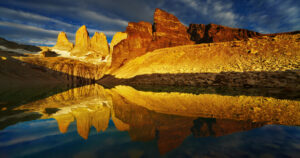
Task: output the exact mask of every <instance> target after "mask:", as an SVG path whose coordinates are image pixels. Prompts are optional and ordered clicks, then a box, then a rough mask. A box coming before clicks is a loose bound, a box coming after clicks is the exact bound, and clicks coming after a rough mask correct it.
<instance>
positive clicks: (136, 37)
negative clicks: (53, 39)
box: [111, 22, 152, 69]
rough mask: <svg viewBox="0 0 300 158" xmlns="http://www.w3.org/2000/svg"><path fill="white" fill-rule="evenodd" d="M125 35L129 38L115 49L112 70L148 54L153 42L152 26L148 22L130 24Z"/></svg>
mask: <svg viewBox="0 0 300 158" xmlns="http://www.w3.org/2000/svg"><path fill="white" fill-rule="evenodd" d="M125 33H126V34H127V38H126V39H124V40H122V41H121V42H119V43H118V44H117V45H115V46H114V47H113V52H112V64H111V67H112V69H116V68H118V67H120V66H121V65H123V64H124V63H126V62H127V61H129V60H131V59H134V58H136V57H138V56H141V55H143V54H145V53H146V50H147V47H148V45H149V44H150V42H151V40H152V25H151V24H150V23H148V22H138V23H134V22H130V23H128V26H127V28H126V31H125Z"/></svg>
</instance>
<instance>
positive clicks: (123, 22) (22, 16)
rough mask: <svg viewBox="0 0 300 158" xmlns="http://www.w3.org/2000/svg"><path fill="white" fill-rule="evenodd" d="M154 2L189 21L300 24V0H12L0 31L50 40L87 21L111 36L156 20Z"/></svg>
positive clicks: (269, 26)
mask: <svg viewBox="0 0 300 158" xmlns="http://www.w3.org/2000/svg"><path fill="white" fill-rule="evenodd" d="M155 8H162V9H164V10H166V11H168V12H171V13H173V14H175V15H176V16H177V17H178V18H179V19H180V20H181V21H182V22H183V23H184V24H186V25H188V24H189V23H204V24H207V23H216V24H222V25H226V26H231V27H241V28H246V29H250V30H254V31H258V32H262V33H272V32H283V31H293V30H299V29H300V16H299V15H300V13H299V8H300V1H298V0H285V1H282V0H264V1H261V0H172V1H171V0H151V1H146V0H76V1H73V0H57V1H54V0H43V1H41V0H26V1H24V0H9V1H0V15H1V17H0V22H1V23H0V36H2V37H5V38H8V39H10V40H14V41H19V42H25V43H30V44H36V45H39V44H41V45H49V44H50V45H51V43H52V44H53V43H55V39H56V36H57V32H59V31H65V32H68V33H67V34H68V35H69V36H70V38H71V40H74V39H73V38H74V33H75V32H76V30H77V29H78V28H79V27H80V26H81V25H83V24H84V25H87V27H88V29H89V31H90V33H91V35H92V34H93V33H94V32H95V31H102V32H104V33H106V35H107V36H108V39H111V38H112V36H113V34H114V33H115V32H117V31H124V30H125V29H126V26H127V23H128V22H129V21H135V22H137V21H148V22H152V21H153V12H154V10H155ZM8 24H9V25H10V26H8ZM28 28H31V29H28ZM33 28H36V29H33ZM26 29H27V30H26ZM8 31H9V33H8ZM30 41H31V42H30ZM35 41H37V42H35ZM39 41H41V42H40V43H39Z"/></svg>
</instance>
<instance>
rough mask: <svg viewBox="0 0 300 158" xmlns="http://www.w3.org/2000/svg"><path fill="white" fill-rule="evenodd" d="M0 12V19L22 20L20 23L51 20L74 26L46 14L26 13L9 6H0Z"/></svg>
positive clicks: (66, 25)
mask: <svg viewBox="0 0 300 158" xmlns="http://www.w3.org/2000/svg"><path fill="white" fill-rule="evenodd" d="M0 14H1V15H2V16H1V19H3V20H5V21H15V22H22V23H32V22H47V23H48V22H52V23H56V24H58V25H61V26H64V27H74V25H72V24H68V23H66V22H63V21H60V20H56V19H53V18H49V17H46V16H42V15H38V14H33V13H28V12H24V11H19V10H13V9H9V8H4V7H0Z"/></svg>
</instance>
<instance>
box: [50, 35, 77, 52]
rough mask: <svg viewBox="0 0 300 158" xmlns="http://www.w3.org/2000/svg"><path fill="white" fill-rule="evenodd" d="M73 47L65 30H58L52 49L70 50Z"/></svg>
mask: <svg viewBox="0 0 300 158" xmlns="http://www.w3.org/2000/svg"><path fill="white" fill-rule="evenodd" d="M73 47H74V45H73V43H71V42H69V40H68V37H67V34H66V33H65V32H60V33H59V34H58V37H57V42H56V45H55V46H54V47H53V48H54V49H58V50H64V51H70V50H72V49H73Z"/></svg>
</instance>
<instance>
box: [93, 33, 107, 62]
mask: <svg viewBox="0 0 300 158" xmlns="http://www.w3.org/2000/svg"><path fill="white" fill-rule="evenodd" d="M90 50H91V52H92V53H91V54H90V55H89V56H92V57H93V58H95V57H97V58H103V57H104V58H105V57H106V56H107V55H109V47H108V43H107V39H106V36H105V34H104V33H102V32H101V33H98V32H95V34H94V36H93V37H92V39H91V47H90Z"/></svg>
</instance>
